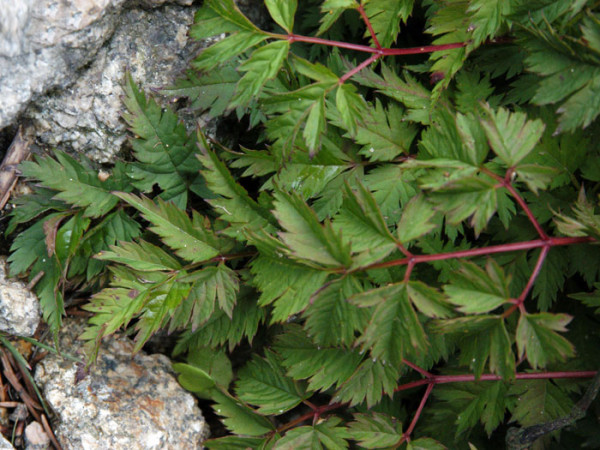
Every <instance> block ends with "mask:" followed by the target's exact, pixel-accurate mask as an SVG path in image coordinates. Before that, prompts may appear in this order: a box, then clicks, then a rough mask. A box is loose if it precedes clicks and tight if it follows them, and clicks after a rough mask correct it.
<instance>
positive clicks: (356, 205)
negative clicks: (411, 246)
mask: <svg viewBox="0 0 600 450" xmlns="http://www.w3.org/2000/svg"><path fill="white" fill-rule="evenodd" d="M344 193H345V199H344V203H343V206H342V208H341V210H340V213H339V214H338V215H337V216H336V217H335V220H334V221H333V228H334V229H335V230H336V231H338V233H343V235H344V239H346V240H348V241H350V242H351V245H352V251H353V252H355V253H362V254H361V255H360V256H359V260H360V263H361V264H363V265H366V264H371V263H373V262H376V261H378V260H380V259H383V258H384V257H386V256H387V255H388V254H389V253H390V252H392V251H393V250H394V249H395V248H396V246H397V243H396V240H395V239H394V237H393V236H392V234H391V233H390V231H389V229H388V227H387V224H386V222H385V219H384V218H383V216H382V214H381V211H380V210H379V207H378V205H377V202H376V201H375V199H374V198H373V195H372V194H371V192H370V191H369V190H368V189H366V188H365V187H364V186H363V185H362V184H361V183H360V182H358V183H356V185H355V189H351V188H350V187H349V186H346V187H345V189H344Z"/></svg>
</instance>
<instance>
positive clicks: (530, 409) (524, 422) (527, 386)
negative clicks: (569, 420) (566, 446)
mask: <svg viewBox="0 0 600 450" xmlns="http://www.w3.org/2000/svg"><path fill="white" fill-rule="evenodd" d="M510 391H511V394H513V395H515V396H517V399H516V405H515V408H514V409H513V410H512V418H511V421H517V422H519V424H521V426H523V427H529V426H532V425H537V424H541V423H545V422H550V421H552V420H555V419H558V418H559V417H564V416H567V415H568V414H569V413H570V412H571V408H572V407H573V401H572V400H571V399H570V398H569V396H568V395H567V394H566V393H565V392H564V391H563V390H562V389H561V388H559V387H558V386H556V385H555V384H554V383H553V382H552V381H550V380H519V381H517V382H515V384H514V385H513V386H512V387H511V388H510Z"/></svg>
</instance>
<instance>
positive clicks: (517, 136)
mask: <svg viewBox="0 0 600 450" xmlns="http://www.w3.org/2000/svg"><path fill="white" fill-rule="evenodd" d="M484 109H485V110H486V112H487V114H488V116H489V118H488V119H486V120H482V121H481V125H482V126H483V128H484V130H485V134H486V136H487V138H488V140H489V142H490V146H491V147H492V150H494V152H495V153H496V154H497V155H498V156H499V157H500V159H501V160H502V161H504V163H505V164H506V165H507V166H508V167H513V166H516V165H517V164H518V163H519V162H520V161H521V160H522V159H523V158H525V157H526V156H527V155H528V154H529V153H530V152H531V151H532V150H533V148H534V147H535V145H536V144H537V143H538V141H539V140H540V138H541V137H542V134H543V133H544V128H545V125H544V123H543V122H542V121H541V120H539V119H536V120H527V115H526V114H525V113H522V112H512V113H511V112H510V111H509V110H508V109H505V108H500V109H498V110H497V111H493V110H492V109H491V108H489V107H488V106H484Z"/></svg>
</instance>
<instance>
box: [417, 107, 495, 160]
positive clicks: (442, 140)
mask: <svg viewBox="0 0 600 450" xmlns="http://www.w3.org/2000/svg"><path fill="white" fill-rule="evenodd" d="M432 119H433V122H432V124H431V126H430V127H428V128H426V129H425V130H424V131H423V135H422V138H421V142H419V148H420V149H421V155H422V156H423V159H433V160H434V161H436V160H456V161H461V162H463V163H465V164H464V165H463V167H465V168H466V167H468V166H471V168H470V170H472V168H473V167H480V166H481V165H482V164H483V162H484V161H485V160H486V157H487V155H488V153H489V145H488V143H487V140H486V137H485V133H484V131H483V128H482V126H481V124H480V121H479V120H478V118H477V117H476V116H475V115H473V114H472V113H469V114H460V113H456V114H454V113H453V112H452V111H451V110H450V109H449V108H447V107H446V108H438V109H437V110H435V112H434V113H432ZM427 156H429V158H428V157H427ZM429 162H430V163H433V161H429ZM454 164H456V162H455V163H454Z"/></svg>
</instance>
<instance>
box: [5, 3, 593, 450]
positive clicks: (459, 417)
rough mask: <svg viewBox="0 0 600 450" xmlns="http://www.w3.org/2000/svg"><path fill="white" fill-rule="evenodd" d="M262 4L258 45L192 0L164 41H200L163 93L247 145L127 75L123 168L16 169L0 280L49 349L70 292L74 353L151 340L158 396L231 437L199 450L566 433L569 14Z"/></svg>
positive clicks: (47, 161) (589, 217) (216, 8)
mask: <svg viewBox="0 0 600 450" xmlns="http://www.w3.org/2000/svg"><path fill="white" fill-rule="evenodd" d="M265 7H266V10H267V11H268V13H269V15H270V16H271V18H272V23H271V24H270V25H269V26H268V29H264V30H263V29H260V28H259V27H257V26H256V25H254V24H253V23H252V22H251V21H250V20H249V19H248V18H246V17H245V16H244V14H243V13H242V12H241V11H240V9H238V7H237V6H236V4H235V3H234V1H233V0H227V1H222V0H207V1H206V2H205V4H204V6H203V7H201V8H200V9H199V11H198V14H197V15H196V23H195V25H194V26H193V27H192V29H191V36H192V37H194V38H197V39H203V38H207V37H214V36H219V37H220V38H219V39H217V40H216V42H215V43H214V44H213V45H212V46H210V47H208V48H207V49H205V50H204V51H203V52H202V53H201V54H200V55H199V56H198V57H197V58H196V59H195V61H194V62H193V64H192V66H193V69H194V70H193V71H190V72H188V73H187V75H186V78H184V79H183V80H180V81H179V82H177V83H176V85H175V86H174V87H172V88H168V89H165V92H169V93H171V94H173V95H176V96H187V97H189V99H190V102H191V103H190V105H191V109H192V110H198V111H208V113H209V114H210V115H212V116H218V115H222V114H228V113H233V112H234V111H235V114H236V115H237V117H238V118H243V117H245V119H244V120H245V123H246V124H249V125H250V127H251V128H252V129H253V134H252V136H256V139H255V141H254V142H252V143H251V144H248V146H247V147H242V146H238V147H235V148H231V149H230V148H226V147H224V146H223V145H221V144H219V143H217V142H213V141H211V140H209V139H208V138H207V137H206V136H205V135H204V134H203V132H202V130H186V128H185V126H184V125H183V123H181V122H180V121H179V119H178V116H177V113H176V112H175V111H172V110H170V109H161V108H160V107H159V105H158V103H157V102H156V101H154V100H153V99H152V98H150V97H148V96H147V95H146V94H144V93H143V92H142V91H141V89H139V88H138V87H137V86H136V85H135V84H134V83H133V81H132V80H131V78H128V79H127V80H126V83H125V91H126V99H125V105H126V108H127V112H126V113H125V114H124V118H125V120H126V121H127V122H128V124H129V125H130V128H131V131H132V134H133V135H132V137H131V140H130V142H131V146H132V148H133V152H132V155H133V159H134V161H132V162H127V163H118V164H117V165H116V166H115V168H114V171H113V174H112V175H111V177H109V178H108V179H107V180H105V181H100V180H99V179H98V178H97V176H96V173H95V171H94V170H93V169H92V168H91V167H90V166H89V165H88V164H86V163H80V162H77V161H76V160H75V159H73V158H71V157H69V156H67V155H64V154H60V153H59V154H57V155H56V157H55V158H41V159H39V160H38V161H36V162H32V163H26V164H25V165H24V166H23V171H24V174H25V176H27V177H28V178H29V179H32V180H35V181H36V182H37V183H38V184H39V186H40V187H39V188H36V190H35V192H34V193H33V194H32V195H30V196H28V197H25V198H22V199H20V200H19V201H18V207H17V209H15V210H14V212H13V217H12V220H11V223H10V224H9V228H10V230H11V231H12V230H15V229H16V228H17V227H18V226H20V225H22V224H25V223H27V222H29V221H32V220H34V221H35V222H34V224H33V225H31V226H30V227H29V228H27V229H24V230H23V231H21V233H20V234H19V236H17V238H16V239H15V241H14V244H13V254H12V256H11V264H12V271H13V273H15V274H25V273H27V272H29V274H30V275H29V276H30V277H31V278H34V277H36V275H38V274H39V273H42V272H43V275H42V277H41V278H40V279H39V281H38V284H37V292H38V294H39V295H40V298H41V300H42V306H43V311H44V317H45V318H46V320H47V321H48V322H49V323H50V325H51V326H52V328H53V330H54V331H57V330H58V328H59V327H60V320H61V317H62V315H63V313H64V305H63V302H64V292H66V290H68V289H73V288H82V287H89V286H92V285H94V286H101V287H102V288H103V289H100V290H97V291H96V292H95V293H94V295H93V296H92V298H91V300H90V303H89V304H88V305H86V306H85V309H86V310H87V311H89V312H91V313H92V314H93V316H92V318H91V319H90V322H89V327H88V329H87V330H86V332H85V334H84V335H83V336H82V338H83V339H84V340H86V341H87V350H88V352H89V354H90V356H91V357H93V355H95V353H96V351H97V349H98V345H99V342H100V341H101V339H102V338H104V337H106V336H108V335H110V334H112V333H114V332H116V331H117V330H119V329H121V328H129V329H130V330H131V331H133V332H134V333H135V339H136V349H140V348H142V346H143V345H144V343H145V342H147V340H148V339H149V338H150V337H151V336H152V335H153V334H154V333H156V332H157V331H158V330H161V329H165V330H168V331H169V332H170V333H177V336H178V342H177V345H176V348H175V350H174V355H175V357H177V358H179V359H180V361H179V362H178V363H176V365H175V369H176V370H177V371H178V372H179V373H180V381H181V383H182V385H184V387H186V388H187V389H189V390H191V391H193V392H195V393H196V394H197V395H199V396H201V397H203V398H209V399H211V400H212V401H213V402H214V408H215V411H216V413H217V414H218V415H219V416H220V417H222V420H223V423H224V424H225V426H226V427H227V429H228V430H229V432H230V433H231V435H229V436H223V437H220V438H215V439H212V440H210V441H208V442H207V443H206V445H207V446H209V447H210V448H228V449H229V448H274V449H286V448H335V449H337V448H350V447H351V448H354V447H357V448H407V449H408V448H423V449H442V448H468V445H469V443H470V444H471V445H472V448H473V447H477V448H487V446H489V445H490V444H489V442H490V440H497V439H498V438H500V439H501V438H502V437H501V436H499V433H501V432H503V430H504V426H505V425H506V424H507V423H508V422H509V421H511V422H513V425H514V426H519V427H529V426H532V425H540V427H542V428H538V429H544V427H545V426H547V424H546V425H545V424H543V423H542V422H550V421H553V420H555V419H557V418H559V417H561V416H565V415H567V414H568V413H569V411H570V410H571V408H572V406H573V404H574V403H575V402H576V401H577V397H578V395H579V391H580V389H579V387H578V385H577V383H582V382H583V381H582V380H584V379H585V378H586V377H589V376H590V375H591V374H592V373H591V372H590V371H591V370H597V368H598V365H600V361H599V360H598V358H597V357H596V356H595V355H596V354H597V351H596V345H597V342H596V340H595V339H596V334H597V333H596V331H595V325H594V323H593V322H592V321H591V320H589V319H585V320H583V319H582V318H584V317H585V316H586V315H591V314H592V309H595V310H598V309H599V307H600V301H599V300H598V297H599V296H598V289H599V286H600V279H599V278H600V264H598V262H597V261H598V258H597V239H599V238H600V225H599V223H600V222H599V220H598V213H597V205H596V200H597V199H596V198H595V196H596V194H597V191H598V189H597V183H598V181H600V165H599V164H598V151H597V150H596V149H595V148H594V146H593V143H594V133H595V132H596V129H597V127H598V123H597V121H596V116H597V112H598V108H597V107H596V106H595V105H596V103H595V102H596V99H595V95H596V93H597V92H596V91H597V89H596V87H595V86H596V83H597V80H596V78H597V75H598V74H597V73H596V72H597V67H596V66H597V65H598V64H597V56H598V55H597V53H598V51H599V50H598V42H600V39H599V38H598V36H597V34H598V33H597V31H598V20H597V14H598V11H597V10H596V9H597V7H596V4H595V3H593V2H586V1H578V2H568V1H566V0H557V1H542V2H535V4H530V2H523V1H520V0H507V1H483V0H469V1H462V0H461V1H458V0H445V1H439V2H433V1H426V2H420V3H418V2H413V1H412V0H370V1H358V0H324V1H317V0H310V1H308V0H307V2H306V4H299V3H298V2H296V1H283V0H265ZM308 10H310V11H308ZM305 14H307V15H306V16H305ZM316 15H318V19H316V18H315V17H316ZM348 23H353V24H355V25H356V27H359V26H360V27H362V28H360V32H359V33H357V32H356V30H353V29H350V28H352V27H344V26H342V25H343V24H348ZM423 23H425V26H424V28H423V30H422V31H423V32H422V33H421V34H420V35H419V34H418V33H417V34H416V36H418V39H420V41H419V42H418V43H415V42H414V41H412V39H416V38H413V37H412V36H407V32H406V31H405V30H409V31H410V30H411V29H412V28H414V27H415V26H421V25H422V24H423ZM356 27H355V28H356ZM309 32H310V33H314V32H316V33H317V34H318V36H315V35H311V36H307V33H309ZM409 34H410V32H409ZM361 36H362V38H361ZM330 37H334V38H335V40H333V39H332V40H329V39H328V38H330ZM352 39H357V40H358V41H352ZM428 40H433V43H432V45H431V46H430V45H429V44H430V43H429V42H428ZM320 44H327V46H328V47H336V49H335V50H333V51H331V52H323V51H322V50H314V48H315V47H316V46H319V45H320ZM365 44H370V45H371V47H369V46H367V45H365ZM419 45H422V47H419ZM406 47H411V48H409V49H407V48H406ZM429 53H430V54H429ZM407 54H410V55H415V56H409V57H410V58H413V59H411V60H410V61H404V60H401V59H400V58H401V57H402V58H403V57H404V55H407ZM504 62H505V63H506V64H504V65H502V64H501V63H504ZM82 192H83V194H82ZM142 230H143V231H142ZM107 265H108V270H107V269H106V267H107ZM586 288H589V289H592V288H594V289H596V291H594V292H592V293H583V292H578V291H584V290H586ZM590 308H592V309H590ZM232 361H234V362H235V364H232ZM234 371H235V375H234ZM561 377H562V378H577V379H578V380H579V381H578V382H576V381H573V380H571V382H565V381H563V382H558V381H556V382H555V381H550V379H551V378H561ZM233 380H235V382H234V384H233V385H231V383H232V381H233ZM442 385H443V386H442ZM421 386H422V389H418V388H419V387H421ZM430 397H431V398H430ZM428 399H429V401H428ZM418 405H420V406H418ZM338 413H339V414H338ZM581 433H582V436H575V435H574V433H573V432H572V431H568V432H565V433H564V434H563V437H564V436H567V437H566V438H565V439H567V438H568V439H570V441H569V442H570V444H569V445H571V444H572V445H571V447H572V448H576V447H577V446H578V445H580V444H582V443H583V442H585V441H586V440H588V439H592V438H593V436H583V435H585V431H582V432H581ZM550 439H552V437H547V438H546V441H549V440H550ZM561 442H563V441H561ZM535 445H539V444H535Z"/></svg>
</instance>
